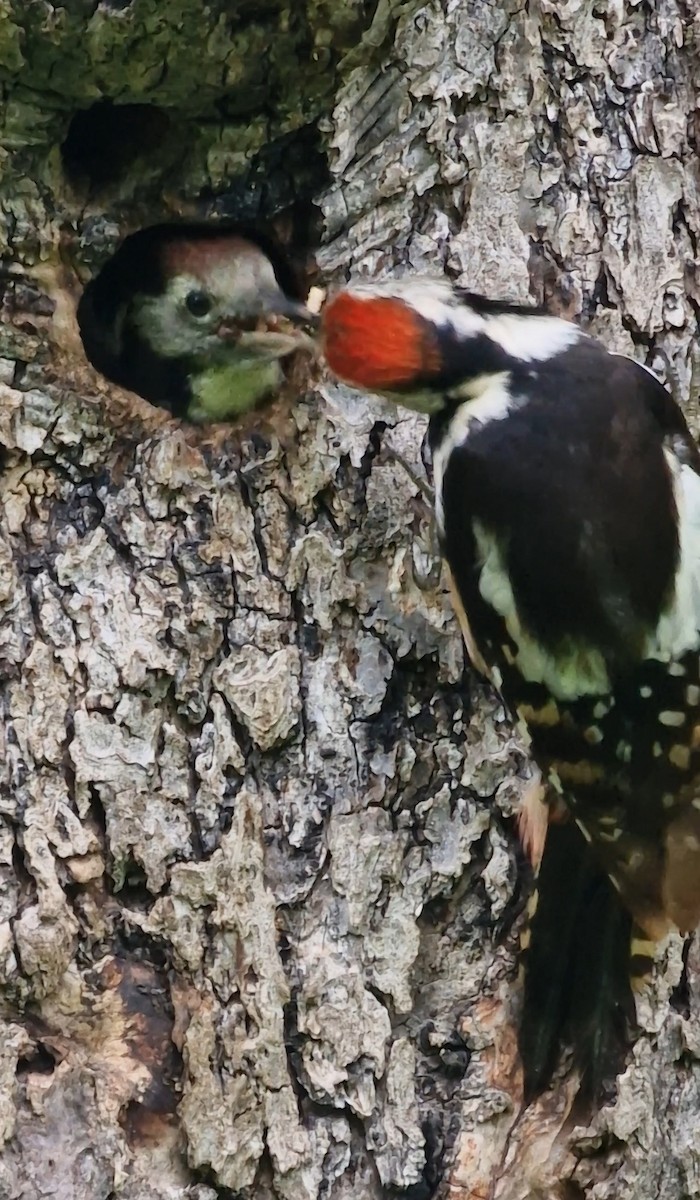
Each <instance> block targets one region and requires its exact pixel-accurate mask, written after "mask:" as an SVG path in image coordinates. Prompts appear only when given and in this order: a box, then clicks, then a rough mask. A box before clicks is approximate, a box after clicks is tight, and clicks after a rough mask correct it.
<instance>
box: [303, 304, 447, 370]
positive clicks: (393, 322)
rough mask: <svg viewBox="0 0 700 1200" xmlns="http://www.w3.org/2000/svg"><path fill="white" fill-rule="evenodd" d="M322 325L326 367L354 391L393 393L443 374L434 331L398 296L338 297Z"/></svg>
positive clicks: (325, 313)
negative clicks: (359, 389)
mask: <svg viewBox="0 0 700 1200" xmlns="http://www.w3.org/2000/svg"><path fill="white" fill-rule="evenodd" d="M321 320H322V328H323V337H324V349H325V355H326V362H327V363H328V366H329V367H330V369H331V371H333V372H334V374H336V375H338V376H339V377H340V378H341V379H344V380H345V381H346V382H347V383H352V384H354V386H355V387H361V388H367V389H368V391H373V390H374V391H392V390H394V389H398V388H402V387H404V388H405V387H407V386H410V385H411V384H412V383H417V382H418V381H419V380H420V379H426V378H430V376H431V375H437V374H438V372H439V371H440V367H441V356H440V349H439V346H438V344H437V338H436V336H435V330H434V329H433V328H432V326H431V325H430V323H429V322H428V321H426V320H424V318H423V317H421V316H420V315H419V314H418V313H417V312H416V311H415V309H414V308H411V306H410V305H409V304H404V303H403V301H402V300H398V299H397V298H396V297H395V296H361V295H357V294H353V292H339V293H338V295H337V296H334V297H333V299H332V300H331V301H330V302H329V303H328V304H327V305H326V306H325V308H324V310H323V313H322V315H321Z"/></svg>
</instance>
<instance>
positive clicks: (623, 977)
mask: <svg viewBox="0 0 700 1200" xmlns="http://www.w3.org/2000/svg"><path fill="white" fill-rule="evenodd" d="M532 907H533V908H534V912H533V913H532V916H531V921H530V926H529V930H528V931H527V932H528V933H529V941H528V944H527V948H526V950H525V952H524V966H525V980H524V997H523V1009H522V1015H521V1022H520V1031H519V1048H520V1056H521V1060H522V1064H523V1077H524V1091H525V1100H526V1102H529V1101H530V1100H532V1099H534V1097H535V1096H537V1095H538V1094H539V1093H540V1092H542V1091H544V1090H545V1088H546V1087H547V1086H548V1084H549V1082H550V1080H551V1077H552V1074H553V1072H554V1069H555V1067H556V1065H557V1060H558V1057H559V1052H560V1050H561V1049H562V1047H563V1046H569V1047H571V1049H572V1051H573V1055H574V1061H575V1063H576V1066H577V1068H578V1070H579V1072H580V1075H581V1091H582V1093H583V1094H584V1096H588V1097H592V1096H593V1095H595V1094H596V1092H597V1091H598V1090H599V1088H600V1086H601V1084H602V1083H603V1082H604V1081H605V1080H607V1079H608V1078H611V1077H614V1075H615V1074H617V1072H618V1069H620V1068H621V1066H622V1060H623V1057H624V1053H625V1050H626V1048H627V1047H626V1036H625V1035H626V1026H627V1022H628V1020H631V1019H633V1014H634V1001H633V995H632V987H631V982H630V970H631V967H632V965H633V964H632V960H631V951H630V943H631V937H632V919H631V917H630V916H629V915H628V913H627V912H626V910H625V909H624V908H623V906H622V904H621V901H620V897H619V896H618V894H617V892H616V891H615V889H614V887H613V885H612V884H611V882H610V880H609V879H608V877H607V875H606V874H605V872H604V871H602V870H601V869H600V868H599V867H598V865H597V863H596V861H595V858H594V856H593V854H592V853H591V850H590V847H589V845H588V844H587V842H586V840H585V838H584V837H583V835H582V833H581V832H580V830H579V829H578V828H577V826H576V825H575V824H574V823H573V821H571V822H567V823H566V824H563V825H550V827H549V830H548V833H547V840H546V845H545V849H544V855H543V859H542V865H541V867H540V872H539V876H538V894H537V899H536V907H535V905H534V904H533V905H532ZM645 962H646V964H647V967H648V963H649V959H648V958H645ZM634 965H635V967H636V968H639V967H640V966H641V964H640V963H639V961H637V962H635V964H634ZM635 973H636V972H635Z"/></svg>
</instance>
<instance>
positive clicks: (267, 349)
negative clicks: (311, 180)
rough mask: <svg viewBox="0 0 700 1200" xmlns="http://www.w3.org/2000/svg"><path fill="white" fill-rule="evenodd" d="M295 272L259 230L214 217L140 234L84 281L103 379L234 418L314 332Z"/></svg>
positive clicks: (174, 407)
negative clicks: (308, 327) (307, 326)
mask: <svg viewBox="0 0 700 1200" xmlns="http://www.w3.org/2000/svg"><path fill="white" fill-rule="evenodd" d="M302 300H303V297H302V293H301V290H300V288H299V285H298V283H297V282H296V280H295V278H294V275H293V273H292V271H291V270H290V269H289V267H288V266H287V265H286V263H285V261H284V259H283V258H282V257H281V255H280V254H279V252H278V250H277V249H276V247H275V246H274V245H273V243H272V242H270V241H268V240H267V239H266V238H263V237H261V235H260V234H258V233H254V234H252V233H250V232H249V231H246V232H245V233H241V232H239V231H238V229H237V228H236V227H232V226H227V225H221V224H219V225H216V224H210V225H205V224H176V223H173V224H170V225H155V226H152V227H150V228H148V229H142V230H140V231H139V232H138V233H135V234H132V235H131V236H130V237H128V238H126V239H125V241H124V242H122V244H121V246H120V247H119V249H118V250H117V252H116V254H115V255H114V256H113V258H111V259H110V260H109V262H108V263H107V264H106V266H105V267H104V268H103V270H102V271H101V272H100V274H99V275H97V276H96V278H95V279H93V280H92V281H91V282H90V283H89V284H88V285H87V287H86V288H85V291H84V292H83V295H82V297H81V300H80V303H79V305H78V324H79V326H80V332H81V336H82V339H83V346H84V348H85V353H86V355H87V357H88V359H89V360H90V362H91V363H92V364H93V366H94V367H96V368H97V370H98V371H100V372H101V373H102V374H103V375H105V376H106V377H107V378H108V379H111V380H112V381H113V382H115V383H118V384H120V386H122V387H125V388H128V389H129V390H130V391H134V392H137V393H138V394H139V395H141V396H143V397H144V398H145V399H146V400H150V401H151V403H152V404H156V405H159V406H160V407H162V408H165V409H167V410H168V411H169V412H171V413H172V414H173V415H174V416H177V417H182V418H184V419H186V420H188V421H193V422H197V423H202V422H208V421H226V420H233V419H235V418H237V417H239V416H241V415H242V414H244V413H247V412H249V411H250V410H251V409H254V408H256V407H258V406H259V405H260V404H261V403H262V402H264V401H265V400H266V399H267V398H268V397H269V396H270V395H271V394H272V393H274V392H275V391H276V390H277V389H278V388H279V386H280V384H281V383H282V380H283V374H282V368H281V365H280V360H281V359H283V358H285V357H287V356H288V355H290V354H292V353H293V352H294V351H295V350H297V349H299V347H300V346H302V345H303V344H304V343H305V341H307V342H308V338H307V337H306V335H305V334H304V332H303V330H302V329H300V328H295V324H296V325H298V324H300V323H304V322H306V321H307V320H309V319H310V314H309V313H308V312H307V310H306V308H305V307H304V304H303V303H302Z"/></svg>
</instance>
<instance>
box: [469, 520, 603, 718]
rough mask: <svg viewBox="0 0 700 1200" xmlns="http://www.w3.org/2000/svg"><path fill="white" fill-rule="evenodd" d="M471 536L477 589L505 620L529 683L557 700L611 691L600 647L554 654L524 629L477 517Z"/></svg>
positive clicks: (496, 552)
mask: <svg viewBox="0 0 700 1200" xmlns="http://www.w3.org/2000/svg"><path fill="white" fill-rule="evenodd" d="M473 530H474V537H475V539H476V544H477V548H478V552H479V558H480V562H481V574H480V576H479V591H480V592H481V595H482V596H483V598H484V600H485V601H486V603H487V604H490V605H491V607H492V608H494V609H495V610H496V612H497V613H499V615H500V616H501V617H503V620H504V622H505V626H506V629H507V630H508V633H509V634H510V636H511V637H512V639H513V641H514V642H515V644H516V646H517V653H516V654H515V658H514V665H515V666H516V667H517V668H518V670H519V671H520V673H521V675H522V676H523V677H524V678H525V679H527V680H528V681H529V682H530V683H543V684H544V685H545V687H546V688H548V690H549V691H550V692H551V693H552V695H553V696H555V697H556V699H558V700H576V699H578V697H580V696H597V695H602V694H604V693H606V692H609V691H610V678H609V676H608V671H607V667H606V665H605V659H604V658H603V655H602V654H601V653H600V651H599V650H596V649H594V648H592V647H589V646H585V645H578V646H576V645H572V646H571V648H570V649H569V650H567V651H566V652H565V653H562V654H559V655H557V656H556V657H555V656H554V655H553V654H550V653H549V651H548V650H546V649H545V648H544V647H543V646H541V645H540V644H539V642H537V641H535V639H534V638H532V637H530V635H529V634H528V633H527V632H526V631H525V630H524V629H523V627H522V625H521V623H520V617H519V616H518V610H517V606H516V603H515V596H514V595H513V589H512V587H511V583H510V579H509V577H508V571H507V568H506V564H505V562H504V560H503V555H502V552H501V548H500V546H499V544H498V541H497V540H496V538H495V537H494V536H493V534H492V533H490V532H489V531H488V530H487V529H486V528H485V527H484V525H482V523H481V522H480V521H478V520H475V521H474V522H473Z"/></svg>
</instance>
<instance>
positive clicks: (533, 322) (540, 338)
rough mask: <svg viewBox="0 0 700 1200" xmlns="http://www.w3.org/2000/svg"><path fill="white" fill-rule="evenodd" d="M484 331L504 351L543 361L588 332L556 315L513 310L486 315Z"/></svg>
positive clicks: (515, 356) (566, 348)
mask: <svg viewBox="0 0 700 1200" xmlns="http://www.w3.org/2000/svg"><path fill="white" fill-rule="evenodd" d="M486 333H487V334H488V336H489V337H490V338H492V339H493V341H494V342H497V343H498V345H499V346H502V347H503V349H504V350H505V352H506V354H511V355H512V356H513V358H519V359H520V360H521V362H545V361H546V360H547V359H548V358H554V356H555V355H556V354H561V353H562V351H564V350H568V348H569V346H573V345H574V343H575V342H582V341H586V340H588V334H586V333H584V332H583V330H582V329H579V327H578V325H573V324H572V323H571V321H562V320H561V319H560V318H559V317H543V316H533V317H526V316H522V317H521V316H519V315H518V314H516V313H502V314H500V315H498V316H496V315H494V316H489V317H486Z"/></svg>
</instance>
